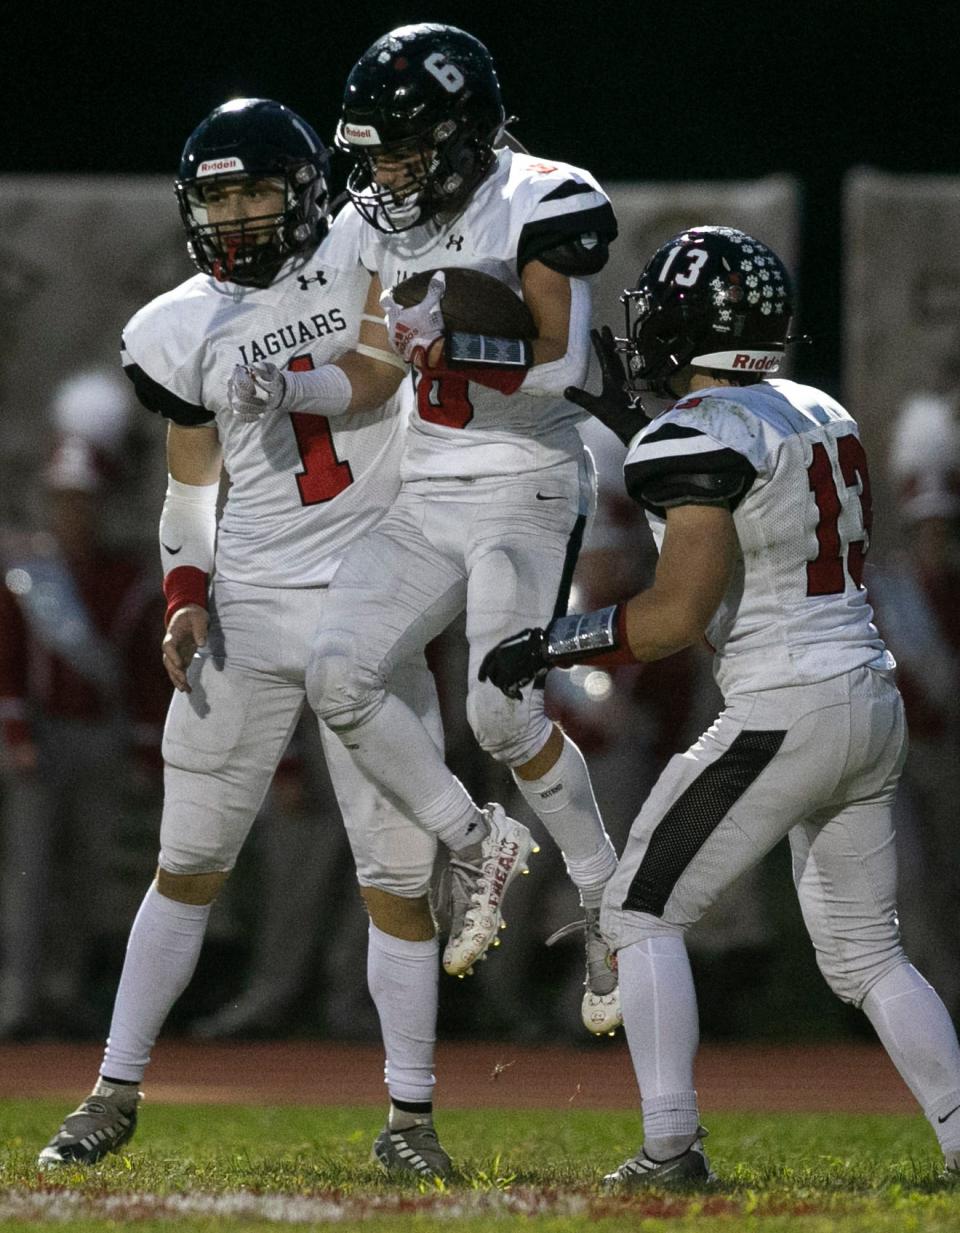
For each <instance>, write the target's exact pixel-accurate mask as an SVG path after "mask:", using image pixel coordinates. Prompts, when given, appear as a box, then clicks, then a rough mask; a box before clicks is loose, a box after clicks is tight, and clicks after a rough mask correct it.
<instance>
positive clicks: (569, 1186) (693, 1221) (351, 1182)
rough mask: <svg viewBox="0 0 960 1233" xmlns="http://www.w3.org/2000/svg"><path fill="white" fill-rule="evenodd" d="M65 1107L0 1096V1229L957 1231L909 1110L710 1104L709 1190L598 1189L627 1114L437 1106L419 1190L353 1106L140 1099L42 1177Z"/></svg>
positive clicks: (374, 1123) (373, 1119) (377, 1118)
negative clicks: (439, 1144)
mask: <svg viewBox="0 0 960 1233" xmlns="http://www.w3.org/2000/svg"><path fill="white" fill-rule="evenodd" d="M66 1111H67V1110H66V1109H65V1107H64V1105H63V1104H62V1102H49V1101H30V1102H27V1101H5V1102H2V1103H0V1147H2V1152H3V1155H2V1164H0V1228H3V1229H8V1228H26V1227H39V1226H46V1225H53V1226H57V1225H60V1226H62V1225H63V1224H64V1223H69V1227H70V1229H71V1231H74V1230H108V1229H116V1228H117V1227H118V1225H121V1224H130V1223H134V1222H135V1227H136V1229H137V1231H138V1233H146V1231H147V1230H150V1229H153V1228H157V1229H161V1228H169V1227H170V1225H171V1223H172V1222H175V1223H176V1225H177V1227H178V1228H183V1229H187V1230H212V1229H215V1228H217V1229H227V1230H228V1233H241V1231H246V1230H266V1229H271V1230H276V1229H278V1228H283V1227H296V1228H309V1227H318V1226H324V1225H328V1224H330V1225H335V1226H336V1227H337V1228H338V1229H339V1230H353V1229H360V1228H363V1229H365V1230H368V1231H373V1233H380V1231H382V1230H393V1229H398V1230H399V1229H404V1230H416V1229H420V1228H426V1227H431V1228H436V1227H438V1226H442V1227H448V1228H450V1227H453V1228H455V1229H456V1230H457V1233H480V1231H481V1230H484V1231H486V1230H502V1229H504V1228H505V1227H507V1225H508V1224H509V1223H515V1222H517V1221H522V1222H523V1227H524V1229H525V1230H535V1231H537V1233H540V1231H543V1233H548V1231H549V1233H567V1231H568V1230H569V1231H573V1230H582V1229H585V1228H587V1227H588V1226H590V1227H594V1228H598V1229H600V1230H613V1229H618V1228H629V1229H631V1230H639V1231H641V1233H648V1231H652V1230H661V1229H662V1230H670V1231H671V1233H686V1231H688V1230H696V1231H697V1233H715V1231H717V1230H725V1231H726V1233H734V1231H736V1233H740V1231H741V1230H748V1231H753V1230H763V1231H764V1233H767V1231H769V1233H772V1231H774V1230H778V1231H779V1230H786V1229H790V1230H791V1231H792V1233H821V1231H825V1230H831V1231H833V1230H836V1231H837V1233H853V1231H854V1230H856V1231H858V1233H860V1231H863V1233H894V1231H896V1233H903V1231H907V1233H910V1231H914V1230H916V1231H917V1233H926V1231H927V1230H930V1231H931V1233H932V1231H933V1230H937V1231H938V1233H946V1231H949V1230H954V1229H956V1230H960V1186H958V1187H956V1189H952V1188H951V1187H949V1186H944V1185H943V1184H942V1183H940V1182H939V1181H938V1173H939V1167H940V1162H939V1156H938V1153H937V1151H936V1144H935V1142H934V1139H933V1135H932V1133H931V1131H930V1129H929V1127H928V1126H927V1124H926V1123H925V1122H924V1121H923V1120H922V1119H921V1118H919V1117H906V1116H896V1115H890V1116H884V1117H875V1116H874V1117H864V1116H854V1115H848V1114H843V1115H841V1114H830V1115H813V1114H790V1115H770V1114H764V1115H750V1114H732V1113H725V1114H717V1115H715V1116H713V1117H710V1118H708V1121H709V1124H710V1130H711V1136H710V1139H709V1141H708V1145H707V1146H708V1149H709V1152H710V1156H711V1160H712V1163H713V1166H714V1168H715V1169H716V1171H717V1173H718V1174H719V1176H720V1181H719V1183H718V1184H717V1185H716V1186H713V1187H711V1188H709V1190H705V1191H701V1192H691V1193H684V1194H675V1193H674V1194H669V1193H663V1192H652V1193H649V1194H645V1195H642V1196H638V1195H630V1196H616V1197H611V1196H606V1195H604V1194H602V1193H601V1191H600V1189H599V1187H598V1185H597V1181H598V1178H599V1177H600V1175H601V1174H602V1173H603V1172H605V1171H606V1170H609V1169H610V1168H612V1167H614V1166H615V1165H617V1164H619V1163H620V1162H621V1161H622V1160H623V1159H624V1158H625V1157H626V1156H627V1155H630V1154H631V1153H632V1151H634V1150H635V1148H636V1145H637V1137H638V1121H637V1117H636V1116H635V1115H633V1114H625V1113H622V1112H621V1113H592V1112H586V1111H583V1110H579V1111H569V1112H560V1113H557V1112H546V1111H536V1112H530V1111H528V1112H523V1113H507V1112H502V1111H497V1110H480V1111H475V1112H468V1111H450V1112H446V1113H443V1114H441V1115H440V1116H439V1117H438V1129H439V1130H440V1132H441V1136H442V1139H443V1142H444V1145H445V1146H446V1147H447V1149H448V1151H449V1152H450V1154H451V1156H453V1158H454V1159H455V1160H456V1161H457V1163H458V1165H459V1167H460V1169H461V1175H460V1177H458V1179H457V1180H456V1181H455V1182H452V1183H448V1184H447V1185H446V1186H445V1187H441V1186H436V1187H428V1186H425V1185H423V1184H418V1183H417V1182H416V1181H415V1180H413V1179H410V1180H403V1181H399V1182H398V1181H391V1180H387V1179H386V1178H384V1176H383V1175H382V1174H381V1173H380V1171H379V1170H378V1169H377V1168H376V1166H374V1165H372V1164H370V1163H369V1151H370V1144H371V1142H372V1140H373V1137H374V1135H375V1134H376V1132H377V1131H378V1130H379V1129H380V1126H381V1122H382V1117H381V1115H380V1114H378V1112H377V1111H376V1110H373V1109H370V1108H362V1109H347V1108H324V1109H305V1108H247V1107H235V1106H223V1105H218V1106H188V1105H156V1106H153V1105H150V1104H149V1103H148V1104H146V1105H145V1107H144V1108H143V1111H142V1114H141V1122H140V1129H139V1131H138V1133H137V1136H136V1138H135V1139H134V1140H133V1141H132V1142H131V1143H130V1144H129V1145H128V1148H127V1151H126V1152H125V1153H123V1154H121V1155H117V1156H111V1157H108V1158H107V1160H106V1161H105V1162H104V1163H103V1164H101V1165H100V1166H98V1167H97V1168H95V1169H91V1170H79V1169H66V1170H63V1171H60V1172H58V1173H56V1174H53V1175H50V1174H46V1175H41V1174H39V1173H38V1171H37V1169H36V1167H35V1164H34V1161H35V1158H36V1152H37V1149H38V1147H39V1146H41V1145H42V1144H43V1143H44V1142H45V1141H46V1139H47V1138H49V1136H50V1134H51V1133H52V1131H53V1130H54V1129H55V1128H56V1126H57V1124H58V1123H59V1121H60V1119H61V1118H62V1116H63V1114H64V1112H66Z"/></svg>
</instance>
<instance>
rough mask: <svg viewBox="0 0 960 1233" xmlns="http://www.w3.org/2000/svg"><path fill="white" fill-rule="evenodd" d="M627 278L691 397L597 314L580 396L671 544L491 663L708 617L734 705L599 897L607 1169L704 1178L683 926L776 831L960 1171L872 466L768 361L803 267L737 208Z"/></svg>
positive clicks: (631, 327)
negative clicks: (908, 792) (899, 851)
mask: <svg viewBox="0 0 960 1233" xmlns="http://www.w3.org/2000/svg"><path fill="white" fill-rule="evenodd" d="M624 299H625V301H626V303H627V306H628V330H627V333H628V338H627V339H626V340H625V341H624V346H625V350H626V352H627V354H628V356H629V367H630V373H631V381H632V382H636V383H637V384H638V385H639V386H640V388H642V389H647V390H651V391H652V392H654V393H656V394H658V395H659V396H661V397H665V398H669V399H674V400H675V399H679V401H676V402H675V404H674V405H673V406H672V407H671V408H670V409H669V410H667V411H665V412H663V413H662V414H660V415H658V416H657V417H656V418H655V419H654V420H652V421H647V420H646V419H645V417H644V416H643V415H642V412H640V411H639V408H638V406H637V405H636V401H635V399H633V398H630V397H627V394H626V393H625V388H624V373H623V369H622V367H620V366H619V361H618V358H617V356H616V355H615V354H614V352H613V346H614V340H613V338H612V336H611V334H610V333H609V331H605V332H604V335H603V336H599V337H596V339H595V341H596V343H597V345H598V350H599V351H600V352H601V353H602V355H603V358H604V365H605V372H606V376H607V380H606V382H605V387H606V388H605V390H604V392H603V393H602V394H601V395H600V396H599V397H598V396H594V395H591V394H589V393H587V392H586V391H584V390H572V391H571V395H572V396H573V397H574V398H575V399H576V400H577V401H578V402H579V403H580V405H581V406H584V407H586V408H588V409H590V410H592V411H594V413H595V414H597V415H598V416H599V417H600V418H602V419H603V420H604V422H606V423H607V424H608V425H609V426H610V427H612V428H614V430H615V431H617V432H618V433H619V434H620V435H621V438H622V439H623V440H624V441H625V442H629V452H628V454H627V458H626V462H625V464H624V476H625V480H626V485H627V490H628V491H629V493H630V494H631V495H632V496H633V497H634V499H635V500H637V501H638V502H640V504H641V505H642V506H643V507H644V509H645V511H646V514H647V518H648V521H649V523H650V526H651V528H652V530H653V534H654V537H655V539H656V541H657V545H658V548H659V551H660V558H659V565H658V569H657V573H656V577H655V580H654V584H653V586H652V587H651V588H650V589H649V590H647V591H644V592H641V593H640V594H639V595H636V596H634V597H633V598H632V599H630V600H629V601H627V602H626V603H622V604H618V605H615V606H613V607H610V608H606V609H603V610H601V611H598V612H591V613H588V614H586V615H583V616H579V615H578V616H569V617H561V618H560V619H558V620H555V621H554V622H552V623H551V624H550V625H549V626H548V627H547V628H546V629H545V630H544V629H532V630H526V631H524V632H522V633H520V634H518V635H516V636H515V637H513V638H511V639H508V640H506V641H505V642H503V643H502V644H501V645H500V646H498V647H497V648H496V649H495V650H494V651H493V652H492V653H491V654H490V655H489V656H488V657H487V659H486V661H485V662H484V664H483V667H482V669H481V672H482V674H483V675H485V676H487V677H488V678H489V679H490V680H492V681H494V682H495V683H496V684H498V685H499V686H500V687H501V688H502V689H505V690H508V691H512V690H518V689H523V688H524V687H525V686H527V685H528V684H529V683H530V682H531V681H532V680H534V679H535V678H536V677H537V676H538V674H540V673H541V672H543V671H544V670H545V669H547V668H549V667H551V666H553V665H555V664H556V665H560V666H564V665H568V664H574V663H581V662H588V663H589V662H600V663H603V662H607V663H610V662H621V663H624V662H632V661H634V660H639V661H649V660H655V659H660V658H662V657H663V656H666V655H670V654H673V652H675V651H678V650H680V649H682V648H683V647H685V646H688V645H690V644H691V643H693V642H695V641H697V640H698V639H700V638H701V637H705V638H706V639H707V641H708V643H709V644H710V645H711V646H712V647H713V649H714V650H715V652H716V660H715V673H716V678H717V682H718V684H719V685H720V687H721V689H722V691H723V695H724V704H725V705H724V709H723V711H722V712H721V714H720V716H719V718H718V719H717V721H716V723H714V724H713V726H712V727H711V728H710V729H709V730H708V731H707V732H705V733H704V734H703V736H702V737H701V738H700V740H699V741H697V743H696V744H695V745H693V746H692V747H691V748H690V749H688V750H687V751H686V753H684V754H681V755H679V756H677V757H675V758H674V759H673V760H672V761H671V762H670V763H669V764H668V766H667V768H666V770H665V771H664V772H663V774H662V775H661V777H660V779H659V781H658V782H657V784H656V785H655V787H654V789H653V791H652V792H651V794H650V796H649V797H648V798H647V800H646V802H645V803H644V805H643V807H642V809H641V811H640V814H639V815H638V817H637V819H636V821H635V822H634V824H633V828H632V830H631V833H630V838H629V840H628V843H627V847H626V849H625V851H624V853H623V856H622V858H621V861H620V866H619V869H618V871H617V873H616V875H615V877H614V878H613V879H612V881H611V882H610V884H609V886H608V887H607V891H606V893H605V896H604V902H603V912H602V920H601V923H602V928H603V931H604V933H605V935H606V936H607V937H608V938H609V940H610V943H611V945H612V946H613V947H614V949H615V950H616V952H617V957H618V960H619V967H620V981H621V993H622V999H623V1015H624V1024H625V1027H626V1030H627V1038H628V1041H629V1045H630V1051H631V1056H632V1059H633V1064H634V1069H635V1070H636V1074H637V1081H638V1084H639V1087H640V1093H641V1097H642V1104H643V1122H644V1142H643V1147H642V1148H641V1150H640V1151H639V1152H638V1153H637V1155H636V1156H635V1157H633V1158H631V1159H630V1160H627V1161H626V1162H625V1163H624V1164H623V1165H621V1166H620V1167H619V1168H618V1169H616V1170H615V1171H614V1172H613V1173H611V1174H609V1175H608V1176H607V1178H605V1182H606V1184H607V1185H609V1186H611V1187H625V1188H629V1187H636V1186H645V1185H670V1184H684V1183H690V1182H693V1183H696V1182H704V1181H708V1180H710V1178H711V1176H712V1175H711V1173H710V1166H709V1164H708V1162H707V1158H706V1156H705V1154H704V1151H703V1146H702V1139H703V1135H704V1133H705V1132H704V1130H703V1128H702V1127H701V1126H700V1121H699V1112H698V1108H697V1096H696V1092H695V1091H694V1088H693V1061H694V1053H695V1050H696V1046H697V1007H696V1000H695V996H694V990H693V982H692V980H691V975H690V965H689V962H688V960H687V954H686V950H685V947H684V933H685V931H686V930H687V929H688V928H689V927H690V926H691V925H692V924H693V923H694V922H695V921H696V920H698V919H699V917H700V916H701V915H702V914H703V913H704V911H705V910H706V909H707V908H708V907H709V906H710V904H711V903H712V902H713V901H714V900H715V899H716V898H717V896H718V895H719V894H720V892H721V891H722V890H723V889H724V888H725V887H727V886H728V885H729V884H730V883H731V882H733V881H734V879H735V878H737V877H738V876H739V875H740V874H741V873H742V872H743V871H744V870H745V869H747V868H749V867H750V866H752V865H754V864H755V863H756V862H757V861H759V860H760V859H761V857H763V855H764V854H765V853H766V852H768V851H769V850H770V849H771V848H772V847H773V845H774V844H775V843H776V842H777V841H778V840H780V839H782V838H783V836H784V835H788V836H789V841H790V847H791V851H792V855H793V871H794V881H795V884H796V888H797V893H798V895H799V898H800V904H801V908H802V911H803V916H804V921H805V923H806V926H807V929H808V931H809V934H810V937H811V939H812V941H813V944H814V947H815V949H816V954H817V961H818V963H819V966H820V969H821V971H822V973H823V975H824V977H825V978H826V980H827V982H828V983H829V985H830V987H831V988H832V989H833V990H834V992H835V993H836V994H837V995H838V996H839V997H841V998H842V999H843V1000H844V1001H847V1002H850V1003H852V1004H853V1005H855V1006H860V1007H862V1008H863V1010H864V1012H865V1013H866V1015H867V1016H868V1018H869V1019H870V1022H871V1023H872V1024H873V1026H874V1028H875V1029H876V1032H877V1035H878V1036H879V1037H880V1040H881V1041H882V1042H883V1044H884V1045H885V1047H886V1049H887V1051H888V1053H889V1054H890V1057H891V1059H892V1060H893V1062H894V1064H895V1065H896V1067H897V1069H898V1070H899V1071H900V1073H901V1075H902V1076H903V1078H904V1080H905V1082H906V1083H907V1085H908V1086H909V1087H910V1089H911V1091H912V1092H913V1093H914V1095H915V1096H916V1098H917V1100H918V1101H919V1103H920V1105H921V1106H922V1108H923V1112H924V1114H925V1115H926V1117H927V1119H928V1120H929V1121H930V1123H931V1125H932V1126H933V1129H934V1131H935V1132H936V1134H937V1138H938V1139H939V1142H940V1146H941V1148H942V1150H943V1153H944V1157H945V1160H946V1166H947V1168H948V1169H949V1170H953V1171H956V1170H957V1168H958V1166H960V1112H958V1111H960V1050H958V1046H957V1038H956V1035H955V1033H954V1029H953V1026H952V1024H951V1021H950V1017H949V1015H948V1014H947V1012H946V1010H945V1008H944V1006H943V1003H942V1002H941V1000H940V998H939V997H938V996H937V994H936V993H935V992H934V990H933V989H932V988H931V987H930V985H928V984H927V982H926V981H925V980H924V979H923V978H922V977H921V976H920V975H919V973H918V972H917V971H916V969H915V968H914V967H913V966H912V965H911V963H910V962H909V960H908V959H907V956H906V955H905V954H904V952H903V948H902V946H901V943H900V935H899V930H898V924H897V915H896V907H895V890H896V863H895V856H894V844H893V827H892V824H891V804H892V801H893V797H894V792H895V790H896V785H897V780H898V778H899V775H900V769H901V767H902V765H903V760H904V755H905V749H906V731H905V725H904V718H903V707H902V703H901V699H900V695H899V692H898V690H897V688H896V685H895V683H894V679H893V669H894V663H893V660H892V658H891V656H890V654H889V653H888V651H887V650H886V648H885V647H884V644H883V641H882V640H881V638H880V636H879V634H878V633H877V630H876V628H875V626H874V624H873V621H872V616H873V613H872V610H871V607H870V605H869V603H868V601H867V594H866V591H865V590H864V587H863V581H862V573H863V560H864V554H865V553H866V551H867V547H868V545H869V539H870V521H871V509H870V477H869V473H868V469H867V460H866V455H865V453H864V449H863V446H862V445H861V443H860V436H859V432H858V429H857V425H856V422H855V421H854V420H853V419H852V418H851V416H850V415H849V414H848V413H847V412H846V411H845V410H844V409H843V407H841V406H839V404H838V403H836V402H835V401H834V400H833V399H832V398H830V397H829V396H828V395H827V394H824V393H822V392H821V391H820V390H816V389H812V388H810V387H809V386H803V385H798V384H795V383H794V382H792V381H785V380H780V379H772V378H771V377H770V374H773V373H775V372H776V371H777V369H778V368H779V365H780V362H781V358H782V354H783V350H784V344H785V341H786V337H787V329H788V323H789V317H790V307H791V293H790V289H789V279H788V276H787V272H786V270H785V269H784V267H783V265H782V263H781V261H780V259H779V258H778V257H777V256H776V254H775V253H773V252H771V250H770V249H768V248H766V247H765V246H764V245H763V244H761V243H759V242H758V241H756V240H753V239H751V238H750V237H749V236H747V235H744V234H743V233H742V232H739V231H733V230H730V229H728V228H723V227H698V228H695V229H693V230H690V231H686V232H682V233H681V234H679V235H677V236H675V237H674V238H673V239H672V240H670V241H669V242H668V243H667V244H665V245H664V246H663V247H662V248H661V249H659V251H658V252H657V253H656V254H655V255H654V257H653V258H652V259H651V261H650V262H649V264H648V265H647V267H646V269H645V270H644V272H643V274H642V276H641V278H640V281H639V284H638V286H637V288H636V290H634V291H629V292H626V293H625V296H624ZM618 367H619V379H617V375H616V374H617V369H618Z"/></svg>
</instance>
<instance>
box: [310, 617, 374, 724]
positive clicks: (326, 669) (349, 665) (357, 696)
mask: <svg viewBox="0 0 960 1233" xmlns="http://www.w3.org/2000/svg"><path fill="white" fill-rule="evenodd" d="M306 684H307V699H308V701H309V703H310V705H311V706H312V707H313V709H314V711H316V713H317V716H318V717H319V718H320V719H321V720H322V721H323V722H324V723H325V724H327V725H328V727H330V728H332V729H333V731H335V732H349V731H350V729H351V728H358V727H360V726H361V724H363V723H365V722H366V721H367V720H368V719H370V718H371V717H372V716H373V715H375V714H376V712H377V711H378V710H379V709H380V707H381V706H382V704H383V698H384V686H383V681H382V680H381V678H380V676H379V674H378V673H377V671H376V670H375V669H374V668H372V667H370V666H369V665H367V664H365V663H364V661H363V657H362V655H361V653H360V648H359V646H358V645H357V641H356V639H355V638H353V637H352V636H351V635H349V634H345V633H340V632H338V631H334V632H329V633H324V634H321V635H320V637H319V639H318V640H317V642H316V644H315V645H314V648H313V652H312V654H311V656H310V662H309V663H308V665H307V678H306Z"/></svg>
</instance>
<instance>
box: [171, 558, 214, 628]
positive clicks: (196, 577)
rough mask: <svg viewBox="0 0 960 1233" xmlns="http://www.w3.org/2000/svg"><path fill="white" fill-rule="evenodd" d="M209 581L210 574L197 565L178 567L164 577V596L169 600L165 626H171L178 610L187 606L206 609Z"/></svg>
mask: <svg viewBox="0 0 960 1233" xmlns="http://www.w3.org/2000/svg"><path fill="white" fill-rule="evenodd" d="M208 579H209V574H206V573H204V571H203V570H202V569H197V567H196V566H195V565H178V566H177V568H176V569H172V570H171V571H170V573H169V574H165V575H164V579H163V594H164V595H165V597H166V600H167V611H166V613H165V615H164V618H163V623H164V625H165V626H166V625H169V624H170V618H171V617H172V616H173V614H174V613H175V612H176V611H177V609H178V608H183V607H184V606H185V605H187V604H197V605H199V607H201V608H206V606H207V581H208Z"/></svg>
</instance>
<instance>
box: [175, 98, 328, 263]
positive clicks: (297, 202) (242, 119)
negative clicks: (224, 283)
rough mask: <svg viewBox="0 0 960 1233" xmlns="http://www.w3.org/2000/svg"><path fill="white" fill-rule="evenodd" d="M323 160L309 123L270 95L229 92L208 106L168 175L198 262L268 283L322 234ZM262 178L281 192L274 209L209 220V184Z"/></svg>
mask: <svg viewBox="0 0 960 1233" xmlns="http://www.w3.org/2000/svg"><path fill="white" fill-rule="evenodd" d="M328 162H329V155H328V153H327V150H326V148H325V147H324V145H323V143H322V142H321V141H320V138H319V137H318V136H317V135H316V133H315V132H314V131H313V129H312V128H311V127H310V125H309V124H307V123H306V121H305V120H302V119H301V118H300V116H298V115H297V114H296V113H295V112H293V111H291V110H290V109H289V108H288V107H284V106H283V105H282V104H281V103H275V102H274V101H273V100H272V99H264V98H239V99H232V100H231V101H230V102H229V103H224V104H223V106H222V107H217V108H216V109H215V110H214V111H212V112H211V113H210V115H209V116H207V118H206V119H205V120H204V121H203V123H202V124H200V125H199V126H198V127H197V128H196V129H195V130H194V131H193V133H191V134H190V137H189V138H188V139H187V144H186V145H185V146H184V148H183V154H182V155H181V158H180V171H179V175H178V177H177V180H176V183H175V189H176V194H177V201H178V202H179V205H180V216H181V218H182V219H183V225H184V227H185V229H186V232H187V247H188V250H189V252H190V256H191V258H192V260H193V262H194V264H195V265H196V266H197V268H198V269H200V270H202V271H203V273H204V274H212V275H213V276H214V277H215V278H217V279H221V280H229V281H230V282H235V283H240V284H242V285H245V286H255V287H265V286H268V285H269V284H270V283H271V282H272V281H273V279H274V278H276V276H277V273H278V272H279V270H280V268H281V266H282V265H283V263H284V262H285V261H286V260H287V259H288V257H290V256H291V255H293V254H294V253H298V252H301V251H303V250H305V249H309V248H312V247H313V246H314V245H315V244H317V243H318V242H319V240H321V239H322V238H323V235H324V234H325V231H326V227H327V219H326V215H325V212H324V211H325V206H326V202H327V178H326V171H327V164H328ZM264 180H265V181H270V182H276V187H277V188H278V189H279V190H280V191H281V192H282V194H283V207H282V210H281V212H280V213H279V214H277V213H271V214H264V215H262V216H259V217H253V218H238V219H232V220H227V221H225V222H216V223H214V222H211V221H210V220H209V218H208V209H207V203H206V200H205V193H206V191H207V190H208V189H210V188H214V189H215V188H216V187H217V186H218V185H222V184H224V183H237V182H238V181H241V182H242V181H248V182H249V181H264Z"/></svg>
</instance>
